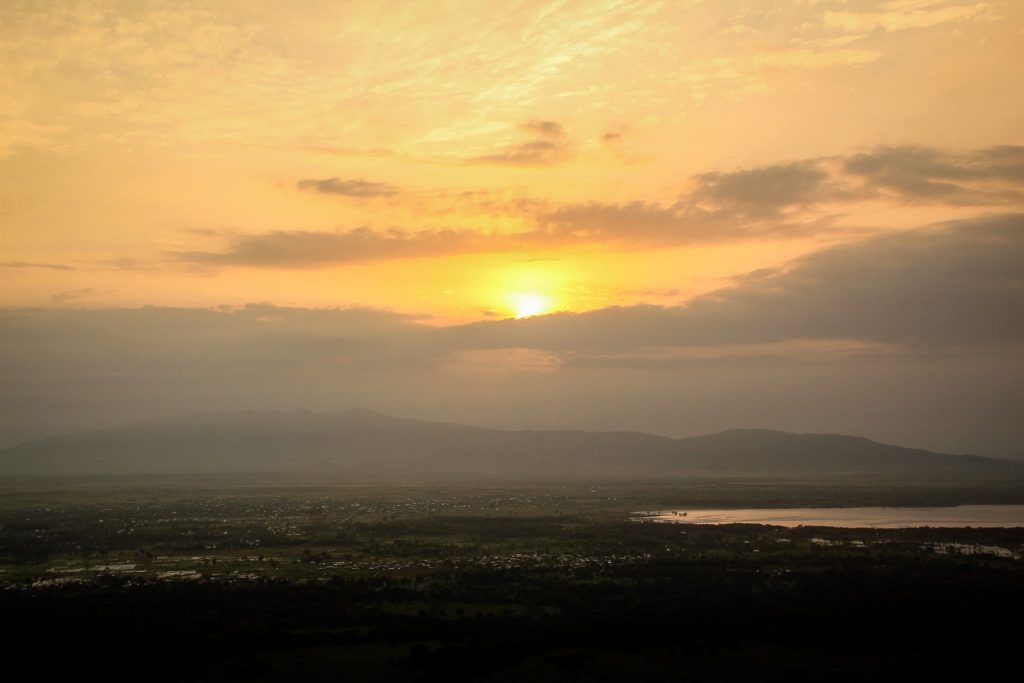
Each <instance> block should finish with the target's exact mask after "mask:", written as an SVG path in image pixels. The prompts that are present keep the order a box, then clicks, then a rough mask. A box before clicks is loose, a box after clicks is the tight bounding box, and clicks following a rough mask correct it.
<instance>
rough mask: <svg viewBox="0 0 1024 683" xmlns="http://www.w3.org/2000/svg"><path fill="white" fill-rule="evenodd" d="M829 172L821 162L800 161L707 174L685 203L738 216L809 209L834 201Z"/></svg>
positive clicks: (764, 215) (764, 216)
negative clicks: (803, 207) (790, 208)
mask: <svg viewBox="0 0 1024 683" xmlns="http://www.w3.org/2000/svg"><path fill="white" fill-rule="evenodd" d="M828 180H829V175H828V173H827V172H826V171H825V170H823V169H822V168H821V164H820V162H817V161H800V162H794V163H789V164H778V165H774V166H762V167H759V168H753V169H747V170H741V171H733V172H731V173H704V174H701V175H698V176H697V177H696V181H697V183H696V188H695V189H694V190H693V191H692V192H691V193H689V195H687V197H686V199H685V201H686V203H687V204H688V205H691V206H702V205H705V206H709V207H710V208H711V210H713V211H724V212H728V213H730V214H732V215H734V216H736V217H744V218H749V217H753V218H766V217H774V216H776V215H778V213H779V212H780V211H781V210H783V209H785V208H788V207H791V206H806V205H809V204H815V203H818V202H822V201H827V200H829V199H831V198H832V192H831V191H827V190H828Z"/></svg>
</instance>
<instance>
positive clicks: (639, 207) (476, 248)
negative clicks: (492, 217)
mask: <svg viewBox="0 0 1024 683" xmlns="http://www.w3.org/2000/svg"><path fill="white" fill-rule="evenodd" d="M530 129H531V130H534V131H542V132H544V134H545V135H548V136H551V137H556V138H559V139H561V138H562V137H563V136H564V133H563V132H561V126H558V124H556V123H554V122H550V121H536V122H531V124H530ZM541 142H546V141H541ZM317 182H325V181H317ZM1022 183H1024V147H1019V146H1011V145H1004V146H1000V147H992V148H986V149H980V150H974V151H970V152H951V151H948V150H942V149H938V148H933V147H915V146H898V147H893V146H888V147H876V148H873V149H870V150H867V151H865V152H861V153H857V154H853V155H849V156H845V157H823V158H814V159H804V160H798V161H791V162H785V163H779V164H772V165H766V166H758V167H754V168H745V169H743V168H741V169H736V170H730V171H715V172H709V173H702V174H699V175H696V176H694V177H693V178H692V179H691V181H690V183H689V187H688V188H687V190H686V191H684V192H682V193H681V194H680V195H679V196H678V197H677V198H676V200H675V201H673V202H664V203H662V202H644V201H632V202H623V203H606V202H597V201H592V202H579V203H571V204H563V205H561V206H558V205H554V206H552V205H550V204H546V203H543V202H535V201H529V200H524V199H516V200H514V201H507V200H495V199H493V198H488V197H483V198H479V197H475V196H473V195H472V194H468V195H467V194H464V195H459V202H460V203H459V204H457V206H465V205H467V203H468V204H469V205H472V206H473V207H474V210H476V211H481V212H485V213H486V212H488V211H490V212H495V213H500V214H501V215H510V216H516V215H518V216H519V217H520V218H522V219H523V221H524V223H526V225H527V227H526V228H525V229H523V230H520V231H519V232H514V233H497V232H484V231H480V230H474V229H467V228H459V229H432V230H422V231H411V230H402V229H391V230H374V229H371V228H366V227H364V228H357V229H354V230H347V231H337V232H312V231H302V230H292V231H289V230H280V231H273V232H268V233H261V234H254V235H245V236H241V237H235V238H233V241H231V242H230V243H229V244H228V246H227V248H226V249H223V250H221V251H212V250H208V251H198V250H197V251H189V252H178V253H176V254H174V257H175V258H176V259H178V260H179V261H184V262H188V263H192V264H195V265H200V266H204V267H210V266H218V265H219V266H254V267H268V268H304V267H323V266H329V265H333V264H339V263H348V262H353V261H371V260H379V259H389V258H417V257H428V256H438V255H442V254H457V253H468V252H478V253H484V252H492V253H493V252H500V251H513V252H525V251H535V250H546V249H558V248H562V247H566V246H570V247H571V246H580V245H584V246H593V245H597V246H607V247H614V248H620V249H622V248H627V249H652V248H664V247H676V246H681V245H687V244H709V243H716V242H724V241H729V240H749V239H793V238H797V237H803V236H808V235H816V234H824V233H827V232H834V231H836V230H837V229H838V228H837V227H836V226H835V225H833V223H832V215H833V214H834V213H836V212H838V211H841V210H842V209H843V208H844V207H845V206H848V205H850V203H852V202H859V201H863V200H865V199H883V200H890V201H895V202H905V203H916V204H926V203H927V204H933V205H942V206H999V205H1002V206H1007V207H1010V206H1013V207H1017V206H1019V205H1020V204H1021V203H1022V202H1024V192H1022V190H1021V185H1022ZM439 201H443V202H449V203H450V199H449V198H446V197H445V196H441V197H440V199H439ZM449 208H450V207H449Z"/></svg>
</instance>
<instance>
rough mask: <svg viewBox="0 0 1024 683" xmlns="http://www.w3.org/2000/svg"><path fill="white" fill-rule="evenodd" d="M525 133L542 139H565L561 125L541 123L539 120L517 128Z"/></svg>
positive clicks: (552, 122)
mask: <svg viewBox="0 0 1024 683" xmlns="http://www.w3.org/2000/svg"><path fill="white" fill-rule="evenodd" d="M519 127H520V128H521V129H523V130H524V131H526V132H527V133H531V134H533V135H536V136H538V137H542V138H551V139H558V138H564V137H565V128H563V127H562V124H560V123H558V122H557V121H541V120H539V119H533V120H531V121H527V122H526V123H524V124H522V125H521V126H519Z"/></svg>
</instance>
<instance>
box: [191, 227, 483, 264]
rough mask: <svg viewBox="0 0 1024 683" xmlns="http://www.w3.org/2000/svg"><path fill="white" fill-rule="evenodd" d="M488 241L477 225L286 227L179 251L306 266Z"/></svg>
mask: <svg viewBox="0 0 1024 683" xmlns="http://www.w3.org/2000/svg"><path fill="white" fill-rule="evenodd" d="M488 244H489V243H488V235H486V234H484V233H479V232H476V231H473V230H422V231H419V232H407V231H404V230H383V231H378V230H370V229H369V228H358V229H356V230H349V231H347V232H307V231H302V230H296V231H285V230H281V231H275V232H268V233H263V234H259V235H247V236H244V237H239V238H237V239H235V240H234V242H232V244H231V245H230V246H229V247H228V248H227V249H226V250H225V251H190V252H177V253H175V254H173V256H174V257H175V258H177V259H178V260H181V261H185V262H187V263H191V264H195V265H201V266H216V265H223V266H257V267H270V268H304V267H322V266H328V265H332V264H337V263H347V262H353V261H372V260H376V259H384V258H404V257H420V256H433V255H438V254H450V253H458V252H465V251H475V250H481V249H485V246H484V245H488ZM499 244H500V243H499V240H497V239H494V240H493V244H491V245H490V246H493V247H495V248H497V247H498V246H499Z"/></svg>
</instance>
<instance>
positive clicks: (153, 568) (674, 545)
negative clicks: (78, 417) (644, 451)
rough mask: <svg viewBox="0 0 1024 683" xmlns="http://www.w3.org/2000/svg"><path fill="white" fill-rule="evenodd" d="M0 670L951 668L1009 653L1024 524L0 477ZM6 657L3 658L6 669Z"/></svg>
mask: <svg viewBox="0 0 1024 683" xmlns="http://www.w3.org/2000/svg"><path fill="white" fill-rule="evenodd" d="M4 490H5V494H6V495H5V496H4V498H3V501H2V502H0V571H2V573H0V613H2V614H4V619H3V620H2V626H0V628H2V629H3V630H4V633H3V642H4V643H5V645H6V646H7V647H6V648H5V650H6V651H7V653H8V659H9V662H10V663H9V666H13V665H14V664H15V663H25V664H31V665H32V666H33V670H35V671H37V672H39V673H40V674H44V675H45V674H52V673H57V670H58V669H59V670H60V673H63V674H68V675H71V674H75V673H77V674H82V673H83V672H101V673H102V675H103V677H104V678H107V679H108V680H111V679H115V680H117V679H122V678H123V679H127V678H133V679H138V678H142V679H145V680H171V681H175V680H182V681H184V680H189V681H192V680H225V681H242V680H245V681H254V680H256V681H258V680H300V679H301V680H346V679H347V680H358V681H363V680H367V681H372V680H426V679H444V680H487V681H517V680H524V679H533V680H539V681H544V680H559V681H564V680H609V681H612V680H631V681H636V680H779V681H783V680H785V681H792V680H822V679H825V678H827V679H829V680H865V679H868V678H871V679H875V680H922V679H924V678H929V679H931V680H954V679H957V678H960V679H962V678H963V677H972V678H973V677H977V676H978V675H981V674H982V673H984V672H985V671H995V670H996V667H997V666H999V665H1013V666H1016V665H1017V661H1016V658H1015V657H1016V656H1015V654H1014V653H1015V648H1016V630H1015V629H1007V628H1006V627H1005V626H1004V625H1003V624H1004V620H1003V618H1004V617H1005V618H1012V617H1013V616H1014V615H1017V614H1020V613H1021V609H1022V608H1024V561H1022V560H1021V555H1022V551H1024V529H1003V528H987V529H937V528H935V529H874V530H872V529H838V528H828V527H796V528H789V529H784V528H781V527H770V526H761V525H722V526H704V525H689V524H688V525H674V524H656V523H649V522H646V523H645V522H643V521H640V520H643V519H644V518H643V517H642V516H639V517H638V516H636V515H635V514H632V513H635V512H637V511H641V510H655V509H672V508H679V507H690V508H694V507H696V508H699V507H729V506H742V507H784V506H798V505H799V506H820V505H943V504H955V503H1019V502H1024V501H1022V500H1020V498H1021V497H1022V494H1024V487H1021V486H1020V485H1019V484H1018V483H1014V482H1003V483H997V482H989V483H988V484H984V485H980V484H979V485H975V484H967V483H949V482H945V483H943V482H931V483H907V482H878V481H871V482H869V481H852V480H851V481H827V482H826V481H788V480H778V479H777V480H743V479H714V480H704V481H688V482H675V483H672V482H669V483H665V482H662V483H651V482H645V483H635V484H622V483H617V484H601V483H595V482H565V483H562V484H544V485H537V484H529V483H522V482H512V483H508V484H506V485H504V486H495V485H486V486H484V485H479V486H477V485H470V484H462V485H458V486H453V485H426V484H410V485H405V486H395V485H380V484H361V485H356V484H343V483H337V484H331V483H324V482H302V481H292V482H280V481H267V480H258V479H246V480H238V479H222V478H216V477H214V478H206V479H203V480H192V481H185V480H182V479H161V480H152V479H150V480H125V479H121V480H17V481H10V482H5V488H4ZM15 660H18V661H17V662H16V661H15Z"/></svg>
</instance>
